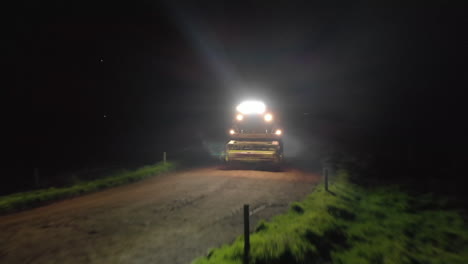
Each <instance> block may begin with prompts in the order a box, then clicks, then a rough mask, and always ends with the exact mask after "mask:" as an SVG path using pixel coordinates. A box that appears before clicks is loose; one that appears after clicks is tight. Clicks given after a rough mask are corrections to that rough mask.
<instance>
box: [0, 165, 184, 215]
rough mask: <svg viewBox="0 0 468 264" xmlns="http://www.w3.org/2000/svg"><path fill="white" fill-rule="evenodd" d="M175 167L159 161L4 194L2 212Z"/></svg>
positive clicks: (133, 180)
mask: <svg viewBox="0 0 468 264" xmlns="http://www.w3.org/2000/svg"><path fill="white" fill-rule="evenodd" d="M175 167H176V166H175V164H174V163H171V162H167V163H166V164H163V163H157V164H155V165H150V166H145V167H142V168H139V169H137V170H135V171H121V172H118V173H115V174H113V175H110V176H108V177H105V178H102V179H98V180H93V181H89V182H82V183H78V184H76V185H73V186H69V187H63V188H48V189H43V190H36V191H31V192H22V193H15V194H11V195H7V196H3V197H0V214H1V213H9V212H14V211H18V210H23V209H28V208H32V207H35V206H39V205H42V204H45V203H47V202H51V201H56V200H60V199H64V198H70V197H75V196H78V195H81V194H85V193H90V192H94V191H98V190H102V189H105V188H110V187H114V186H119V185H123V184H126V183H130V182H135V181H139V180H142V179H144V178H147V177H150V176H153V175H156V174H160V173H163V172H168V171H170V170H173V169H174V168H175Z"/></svg>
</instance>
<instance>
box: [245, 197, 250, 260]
mask: <svg viewBox="0 0 468 264" xmlns="http://www.w3.org/2000/svg"><path fill="white" fill-rule="evenodd" d="M249 253H250V228H249V205H248V204H244V264H248V263H249Z"/></svg>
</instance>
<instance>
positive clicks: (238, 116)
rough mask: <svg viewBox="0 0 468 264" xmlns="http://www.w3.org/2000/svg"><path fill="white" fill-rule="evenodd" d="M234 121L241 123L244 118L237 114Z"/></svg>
mask: <svg viewBox="0 0 468 264" xmlns="http://www.w3.org/2000/svg"><path fill="white" fill-rule="evenodd" d="M236 119H237V120H239V121H242V120H244V116H243V115H241V114H238V115H237V116H236Z"/></svg>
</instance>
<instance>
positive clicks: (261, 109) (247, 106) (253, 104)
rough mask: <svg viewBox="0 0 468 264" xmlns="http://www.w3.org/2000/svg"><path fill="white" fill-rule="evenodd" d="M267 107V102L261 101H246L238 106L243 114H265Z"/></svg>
mask: <svg viewBox="0 0 468 264" xmlns="http://www.w3.org/2000/svg"><path fill="white" fill-rule="evenodd" d="M265 109H266V106H265V104H264V103H263V102H260V101H244V102H242V103H240V104H239V105H238V106H237V108H236V110H237V111H239V112H241V113H242V114H263V113H265Z"/></svg>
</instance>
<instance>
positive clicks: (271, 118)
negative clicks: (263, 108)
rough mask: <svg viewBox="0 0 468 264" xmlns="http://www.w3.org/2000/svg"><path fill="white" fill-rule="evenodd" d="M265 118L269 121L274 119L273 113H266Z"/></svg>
mask: <svg viewBox="0 0 468 264" xmlns="http://www.w3.org/2000/svg"><path fill="white" fill-rule="evenodd" d="M264 118H265V121H267V122H271V121H272V120H273V116H272V115H271V114H266V115H265V116H264Z"/></svg>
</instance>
